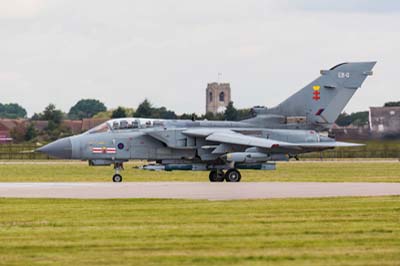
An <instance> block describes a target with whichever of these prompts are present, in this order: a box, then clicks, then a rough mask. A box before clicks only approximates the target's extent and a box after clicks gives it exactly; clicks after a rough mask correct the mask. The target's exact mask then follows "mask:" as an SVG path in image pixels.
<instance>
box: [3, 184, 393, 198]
mask: <svg viewBox="0 0 400 266" xmlns="http://www.w3.org/2000/svg"><path fill="white" fill-rule="evenodd" d="M386 195H400V183H316V182H308V183H307V182H305V183H303V182H302V183H296V182H254V183H250V182H243V183H206V182H126V183H111V182H110V183H0V197H2V198H4V197H7V198H73V199H117V198H152V199H203V200H238V199H272V198H314V197H344V196H386Z"/></svg>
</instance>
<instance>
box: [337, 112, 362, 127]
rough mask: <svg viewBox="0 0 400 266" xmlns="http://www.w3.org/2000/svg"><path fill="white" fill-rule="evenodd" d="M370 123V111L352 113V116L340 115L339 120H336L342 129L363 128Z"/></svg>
mask: <svg viewBox="0 0 400 266" xmlns="http://www.w3.org/2000/svg"><path fill="white" fill-rule="evenodd" d="M368 121H369V112H368V111H364V112H356V113H351V114H350V115H349V114H346V113H342V114H340V115H339V117H338V119H336V124H337V125H338V126H341V127H346V126H349V125H355V126H363V125H367V124H368Z"/></svg>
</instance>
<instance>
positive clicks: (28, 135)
mask: <svg viewBox="0 0 400 266" xmlns="http://www.w3.org/2000/svg"><path fill="white" fill-rule="evenodd" d="M37 135H38V133H37V131H36V128H35V125H34V124H33V123H29V125H28V127H27V128H26V131H25V136H24V139H25V141H31V140H33V139H35V138H36V137H37Z"/></svg>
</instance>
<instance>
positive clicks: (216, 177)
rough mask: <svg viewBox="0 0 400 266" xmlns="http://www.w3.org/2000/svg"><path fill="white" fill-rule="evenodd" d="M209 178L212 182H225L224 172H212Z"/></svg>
mask: <svg viewBox="0 0 400 266" xmlns="http://www.w3.org/2000/svg"><path fill="white" fill-rule="evenodd" d="M208 177H209V179H210V182H224V172H223V171H222V170H211V172H210V175H209V176H208Z"/></svg>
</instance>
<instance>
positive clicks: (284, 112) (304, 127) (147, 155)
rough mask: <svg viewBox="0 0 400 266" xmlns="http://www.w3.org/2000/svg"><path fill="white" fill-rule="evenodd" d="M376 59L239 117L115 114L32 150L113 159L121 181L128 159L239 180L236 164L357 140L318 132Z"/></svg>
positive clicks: (106, 162) (252, 164)
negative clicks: (214, 118) (166, 117)
mask: <svg viewBox="0 0 400 266" xmlns="http://www.w3.org/2000/svg"><path fill="white" fill-rule="evenodd" d="M375 64H376V62H358V63H343V64H339V65H336V66H334V67H332V68H331V69H329V70H322V71H321V72H320V76H319V77H318V78H317V79H315V80H314V81H312V82H311V83H310V84H308V85H307V86H305V87H304V88H302V89H301V90H299V91H298V92H296V93H295V94H294V95H292V96H290V97H289V98H288V99H286V100H285V101H283V102H282V103H281V104H279V105H278V106H276V107H274V108H270V109H268V108H265V107H257V108H254V109H253V112H254V116H253V117H252V118H250V119H246V120H243V121H240V122H231V121H207V120H202V121H195V120H163V119H146V118H120V119H112V120H109V121H107V122H105V123H103V124H101V125H99V126H97V127H95V128H93V129H91V130H89V131H87V132H85V133H83V134H80V135H76V136H72V137H68V138H63V139H60V140H57V141H55V142H52V143H50V144H48V145H45V146H43V147H41V148H39V149H38V151H39V152H43V153H46V154H48V155H50V156H54V157H58V158H62V159H76V160H87V161H88V162H89V165H90V166H110V165H113V166H114V171H115V173H114V175H113V177H112V180H113V182H121V181H122V175H121V170H123V164H124V163H125V162H127V161H129V160H145V161H148V162H152V163H151V164H149V165H145V166H143V169H147V170H167V171H169V170H190V171H209V179H210V181H211V182H223V181H226V182H239V181H240V180H241V173H240V169H257V170H270V169H274V168H275V162H276V161H288V160H289V159H290V158H293V157H296V156H297V155H299V154H302V153H309V152H315V151H323V150H326V149H333V148H335V147H353V146H359V144H355V143H345V142H338V141H335V139H334V138H330V137H329V136H326V135H324V134H322V132H324V131H326V130H327V129H329V128H331V127H332V125H333V123H334V122H335V120H336V119H337V117H338V116H339V114H340V113H341V112H342V110H343V109H344V107H345V106H346V104H347V103H348V102H349V100H350V98H351V97H352V96H353V95H354V93H355V92H356V91H357V89H358V88H360V87H361V85H362V83H363V82H364V81H365V79H366V78H367V76H369V75H372V68H373V67H374V66H375Z"/></svg>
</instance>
